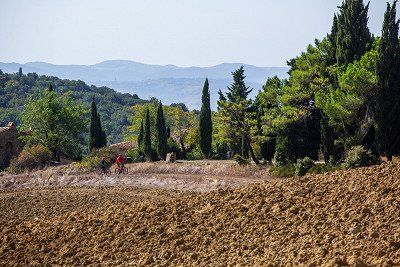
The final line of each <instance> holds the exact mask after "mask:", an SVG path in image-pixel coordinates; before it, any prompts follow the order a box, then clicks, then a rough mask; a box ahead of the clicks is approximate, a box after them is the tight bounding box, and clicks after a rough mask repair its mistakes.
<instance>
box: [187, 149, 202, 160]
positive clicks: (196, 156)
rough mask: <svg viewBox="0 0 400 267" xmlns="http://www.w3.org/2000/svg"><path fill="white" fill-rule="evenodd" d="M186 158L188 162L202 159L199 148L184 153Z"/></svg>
mask: <svg viewBox="0 0 400 267" xmlns="http://www.w3.org/2000/svg"><path fill="white" fill-rule="evenodd" d="M186 158H187V159H188V160H200V159H204V156H203V153H202V152H201V150H200V148H198V147H196V148H194V149H192V150H191V151H189V152H188V153H186Z"/></svg>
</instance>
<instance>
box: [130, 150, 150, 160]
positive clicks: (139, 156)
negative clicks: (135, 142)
mask: <svg viewBox="0 0 400 267" xmlns="http://www.w3.org/2000/svg"><path fill="white" fill-rule="evenodd" d="M126 155H127V156H128V157H130V158H131V159H132V162H144V161H145V159H146V158H145V154H144V153H143V150H141V149H140V148H132V149H130V150H128V151H127V152H126Z"/></svg>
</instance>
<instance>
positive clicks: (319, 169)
mask: <svg viewBox="0 0 400 267" xmlns="http://www.w3.org/2000/svg"><path fill="white" fill-rule="evenodd" d="M338 169H339V167H336V166H334V165H330V164H322V163H317V164H314V166H313V167H311V169H309V170H308V173H313V174H321V173H326V172H333V171H336V170H338Z"/></svg>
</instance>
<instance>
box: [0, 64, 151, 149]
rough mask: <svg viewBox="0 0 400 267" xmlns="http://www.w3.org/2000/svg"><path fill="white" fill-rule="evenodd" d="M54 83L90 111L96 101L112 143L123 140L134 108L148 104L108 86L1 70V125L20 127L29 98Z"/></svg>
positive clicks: (58, 88)
mask: <svg viewBox="0 0 400 267" xmlns="http://www.w3.org/2000/svg"><path fill="white" fill-rule="evenodd" d="M50 84H51V85H52V86H53V89H54V90H55V91H56V92H58V93H66V92H68V91H70V92H71V93H72V95H73V98H74V99H76V100H78V101H79V102H81V103H83V104H84V105H85V106H87V109H88V111H89V110H90V103H91V100H92V98H94V100H95V102H96V103H97V106H98V109H99V113H100V114H101V118H102V123H103V125H104V126H103V129H105V131H106V133H107V135H108V142H109V143H115V142H119V141H122V140H123V136H124V132H125V130H126V127H127V125H128V124H129V120H128V117H129V116H130V114H131V113H132V106H133V105H135V104H137V103H143V102H146V101H145V100H142V99H140V98H139V97H138V96H137V95H131V94H122V93H118V92H116V91H114V90H113V89H111V88H108V87H96V86H93V85H92V86H89V85H87V84H86V83H84V82H83V81H80V80H78V81H71V80H66V79H59V78H57V77H52V76H45V75H43V76H39V75H37V74H36V73H28V74H23V73H22V72H20V73H13V74H8V73H3V72H2V71H1V70H0V125H4V124H5V123H7V122H8V121H14V122H16V123H17V125H18V124H19V122H20V115H21V112H22V110H23V108H24V104H25V103H26V101H27V99H28V98H29V97H30V96H32V97H35V96H37V95H38V94H39V92H40V91H41V90H43V89H44V88H48V87H49V85H50ZM88 116H89V113H88Z"/></svg>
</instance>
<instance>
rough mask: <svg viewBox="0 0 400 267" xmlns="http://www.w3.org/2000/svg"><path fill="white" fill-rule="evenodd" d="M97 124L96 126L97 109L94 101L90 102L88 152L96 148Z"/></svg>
mask: <svg viewBox="0 0 400 267" xmlns="http://www.w3.org/2000/svg"><path fill="white" fill-rule="evenodd" d="M98 132H99V130H98V124H97V107H96V103H95V102H94V99H93V100H92V107H91V116H90V128H89V150H92V149H93V148H97V147H98V143H99V141H98Z"/></svg>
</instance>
